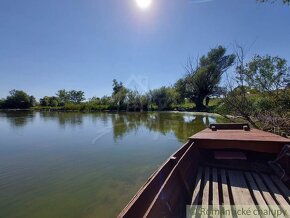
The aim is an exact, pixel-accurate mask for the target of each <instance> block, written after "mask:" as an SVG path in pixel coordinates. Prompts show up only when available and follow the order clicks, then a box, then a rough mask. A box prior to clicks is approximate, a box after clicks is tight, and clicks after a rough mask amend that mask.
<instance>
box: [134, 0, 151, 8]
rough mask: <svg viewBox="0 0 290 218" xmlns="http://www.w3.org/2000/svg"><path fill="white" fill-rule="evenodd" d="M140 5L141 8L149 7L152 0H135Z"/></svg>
mask: <svg viewBox="0 0 290 218" xmlns="http://www.w3.org/2000/svg"><path fill="white" fill-rule="evenodd" d="M135 1H136V3H137V5H138V7H139V8H141V9H147V8H149V7H150V6H151V3H152V0H135Z"/></svg>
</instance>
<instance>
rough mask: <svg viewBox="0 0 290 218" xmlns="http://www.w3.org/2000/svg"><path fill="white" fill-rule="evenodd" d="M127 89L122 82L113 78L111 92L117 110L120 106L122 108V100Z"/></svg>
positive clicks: (123, 100) (124, 98) (125, 95)
mask: <svg viewBox="0 0 290 218" xmlns="http://www.w3.org/2000/svg"><path fill="white" fill-rule="evenodd" d="M127 93H128V90H127V89H126V88H125V86H124V85H123V83H122V82H118V81H117V80H115V79H114V80H113V93H112V100H113V103H114V105H115V106H116V107H117V110H118V111H119V110H120V109H121V108H124V107H125V105H124V102H125V100H126V97H127Z"/></svg>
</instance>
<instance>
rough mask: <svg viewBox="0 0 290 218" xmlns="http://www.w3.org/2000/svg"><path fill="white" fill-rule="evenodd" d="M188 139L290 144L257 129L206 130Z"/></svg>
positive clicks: (284, 139)
mask: <svg viewBox="0 0 290 218" xmlns="http://www.w3.org/2000/svg"><path fill="white" fill-rule="evenodd" d="M190 139H207V140H230V141H260V142H284V143H287V142H288V143H289V142H290V139H287V138H284V137H281V136H278V135H275V134H273V133H269V132H264V131H261V130H257V129H252V130H251V131H244V130H218V131H212V130H211V129H208V128H207V129H205V130H203V131H201V132H198V133H196V134H195V135H193V136H191V137H190Z"/></svg>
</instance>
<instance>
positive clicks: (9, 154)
mask: <svg viewBox="0 0 290 218" xmlns="http://www.w3.org/2000/svg"><path fill="white" fill-rule="evenodd" d="M222 121H223V119H222V118H221V117H218V116H214V115H210V114H209V115H202V114H195V113H173V112H162V113H158V112H148V113H75V112H29V111H18V112H0V134H1V135H0V217H1V218H2V217H3V218H4V217H5V218H12V217H13V218H17V217H21V218H73V217H78V218H79V217H82V218H83V217H85V218H86V217H115V216H116V215H117V214H118V213H119V212H120V211H121V210H122V209H123V207H124V206H125V205H126V204H127V203H128V201H129V200H130V199H131V198H132V196H133V195H134V194H135V193H136V192H137V191H138V190H139V188H140V187H141V185H142V184H143V183H144V182H145V181H146V180H147V178H148V177H149V176H150V175H151V174H152V173H153V172H154V171H155V170H156V169H157V168H158V166H160V165H161V164H162V163H163V162H164V161H165V160H166V159H167V158H168V157H169V156H170V155H171V154H172V153H173V152H175V151H176V150H177V149H178V148H180V147H181V146H182V144H183V143H184V142H186V140H187V138H188V137H189V136H191V135H193V134H194V133H196V132H198V131H200V130H202V129H204V128H205V127H206V126H207V125H208V124H210V123H215V122H222Z"/></svg>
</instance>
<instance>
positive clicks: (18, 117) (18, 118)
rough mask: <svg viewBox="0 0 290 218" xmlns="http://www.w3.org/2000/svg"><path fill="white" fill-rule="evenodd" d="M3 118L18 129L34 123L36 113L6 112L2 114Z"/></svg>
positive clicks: (0, 113)
mask: <svg viewBox="0 0 290 218" xmlns="http://www.w3.org/2000/svg"><path fill="white" fill-rule="evenodd" d="M1 117H4V118H5V120H7V122H8V123H9V124H10V125H11V127H12V128H15V129H16V128H21V127H24V126H26V125H27V124H29V123H32V122H33V120H34V118H35V113H34V112H32V111H5V112H0V118H1Z"/></svg>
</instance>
